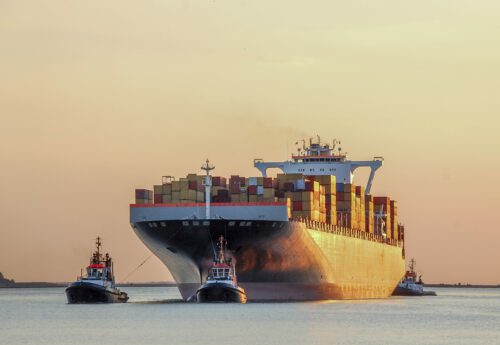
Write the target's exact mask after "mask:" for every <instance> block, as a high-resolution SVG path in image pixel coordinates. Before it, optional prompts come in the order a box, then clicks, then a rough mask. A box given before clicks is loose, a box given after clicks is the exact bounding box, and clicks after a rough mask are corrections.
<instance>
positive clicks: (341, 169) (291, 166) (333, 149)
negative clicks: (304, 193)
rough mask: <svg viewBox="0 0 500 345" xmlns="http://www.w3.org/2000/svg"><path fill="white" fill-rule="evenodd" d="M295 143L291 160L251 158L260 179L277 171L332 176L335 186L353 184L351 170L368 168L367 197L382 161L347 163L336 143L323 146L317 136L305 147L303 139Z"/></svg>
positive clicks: (379, 159)
mask: <svg viewBox="0 0 500 345" xmlns="http://www.w3.org/2000/svg"><path fill="white" fill-rule="evenodd" d="M295 144H296V145H297V153H296V154H292V159H291V160H288V161H284V162H265V161H263V160H262V159H255V160H254V167H256V168H257V169H258V170H259V171H260V172H261V174H262V176H264V177H267V169H280V170H281V171H283V173H285V174H302V175H306V176H319V175H334V176H335V178H336V180H337V182H338V183H353V180H354V172H355V170H356V169H358V168H363V167H366V168H370V176H369V177H368V181H367V184H366V188H365V191H366V194H370V189H371V186H372V183H373V179H374V178H375V172H376V171H377V169H379V168H380V167H381V166H382V162H383V160H384V159H383V158H382V157H374V158H373V160H370V161H352V160H348V159H347V153H345V152H343V151H342V148H341V146H340V144H341V143H340V141H338V140H333V141H332V143H326V142H322V141H321V138H320V137H319V136H317V137H316V140H313V139H312V138H311V139H309V145H306V141H305V140H301V141H298V142H296V143H295ZM300 144H301V145H300Z"/></svg>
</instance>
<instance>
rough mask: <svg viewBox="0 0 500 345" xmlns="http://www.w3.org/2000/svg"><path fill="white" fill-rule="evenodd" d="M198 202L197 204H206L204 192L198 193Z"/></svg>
mask: <svg viewBox="0 0 500 345" xmlns="http://www.w3.org/2000/svg"><path fill="white" fill-rule="evenodd" d="M196 201H197V202H205V193H204V192H198V191H197V192H196Z"/></svg>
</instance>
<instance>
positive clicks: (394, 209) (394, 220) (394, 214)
mask: <svg viewBox="0 0 500 345" xmlns="http://www.w3.org/2000/svg"><path fill="white" fill-rule="evenodd" d="M391 238H394V239H399V233H398V204H397V202H396V200H391Z"/></svg>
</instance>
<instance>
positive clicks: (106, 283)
mask: <svg viewBox="0 0 500 345" xmlns="http://www.w3.org/2000/svg"><path fill="white" fill-rule="evenodd" d="M96 247H97V249H96V251H95V252H94V253H93V254H92V257H91V258H90V265H89V266H88V267H87V275H86V276H84V275H83V274H81V275H80V276H79V277H78V278H77V281H76V282H73V283H71V284H70V285H69V286H68V287H67V288H66V297H67V298H68V303H70V304H73V303H124V302H127V300H128V295H127V294H126V293H125V292H121V291H120V290H118V289H117V288H116V287H115V277H114V274H113V262H112V260H111V257H110V256H109V254H108V253H106V254H105V255H102V254H101V251H100V249H101V238H100V237H97V239H96Z"/></svg>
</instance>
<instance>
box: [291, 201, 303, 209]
mask: <svg viewBox="0 0 500 345" xmlns="http://www.w3.org/2000/svg"><path fill="white" fill-rule="evenodd" d="M292 210H293V211H302V201H294V202H293V204H292Z"/></svg>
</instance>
